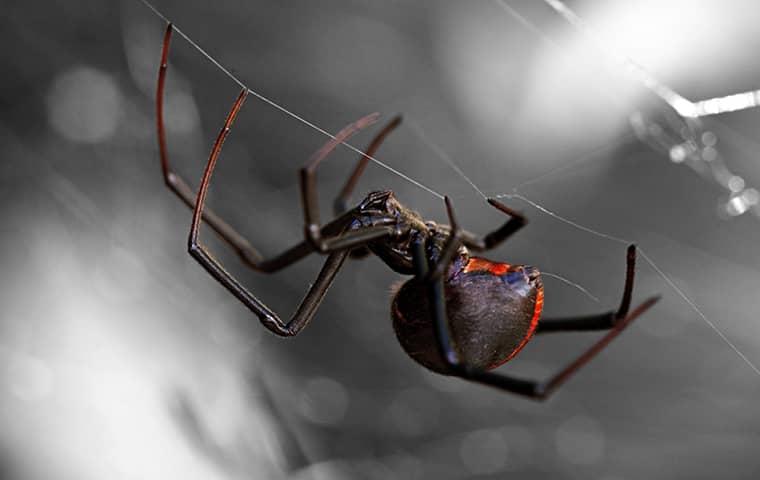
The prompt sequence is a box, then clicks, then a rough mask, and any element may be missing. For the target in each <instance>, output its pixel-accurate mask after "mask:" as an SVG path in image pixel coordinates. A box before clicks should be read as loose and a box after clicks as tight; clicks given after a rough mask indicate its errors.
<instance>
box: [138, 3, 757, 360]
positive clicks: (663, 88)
mask: <svg viewBox="0 0 760 480" xmlns="http://www.w3.org/2000/svg"><path fill="white" fill-rule="evenodd" d="M141 1H142V3H143V4H145V5H146V6H147V7H148V8H150V10H151V11H152V12H153V13H155V14H156V15H157V16H158V17H160V18H161V19H162V20H164V21H165V22H167V23H169V22H170V20H169V19H168V18H167V17H166V16H164V15H163V14H162V13H161V12H160V11H159V10H157V9H156V7H154V6H153V5H152V4H151V3H149V2H148V1H147V0H141ZM496 3H497V4H498V5H499V6H501V7H502V8H503V9H504V10H505V11H506V12H507V13H508V14H509V15H510V16H511V17H512V18H513V19H514V20H516V21H517V22H519V23H520V24H522V25H523V26H525V27H526V28H528V29H530V30H531V31H532V32H534V33H535V34H537V35H538V36H540V38H541V39H542V40H543V41H545V42H548V43H550V44H551V45H552V46H554V47H557V48H559V47H558V46H557V45H556V44H555V43H554V42H552V40H551V39H550V38H549V37H548V36H546V35H545V34H544V33H543V32H542V31H541V30H540V29H539V28H538V27H536V26H535V25H534V24H533V23H531V22H530V21H529V20H527V19H526V18H525V17H524V16H522V15H521V14H520V13H519V12H518V11H516V10H515V9H514V8H512V7H511V6H510V5H509V4H508V3H506V2H505V1H502V0H499V1H497V2H496ZM546 3H547V4H548V5H549V6H550V7H552V8H553V9H554V10H555V11H556V12H557V13H558V14H559V15H561V16H562V17H563V18H564V19H565V20H566V21H568V22H569V23H570V24H571V25H573V26H574V27H575V28H577V29H578V30H579V31H581V32H582V33H583V34H584V35H586V36H588V37H589V38H590V39H591V40H592V41H593V42H594V43H595V45H596V46H597V47H598V48H600V49H602V50H603V51H604V52H605V53H606V54H607V55H608V56H610V57H613V58H615V59H616V60H617V61H619V62H620V63H621V64H622V65H623V66H624V67H627V68H629V70H630V71H631V72H632V75H633V76H634V77H635V78H636V79H637V80H638V81H640V82H641V84H642V85H643V86H644V87H646V88H648V89H650V90H651V91H652V92H653V93H654V94H655V95H657V96H659V97H660V98H661V99H662V101H663V102H665V103H667V104H668V105H669V106H671V107H672V108H674V109H675V110H676V111H677V112H678V113H679V114H681V115H682V116H683V117H688V118H696V117H699V116H703V115H707V114H718V113H724V112H727V111H734V110H741V109H745V108H752V107H755V106H756V105H757V101H756V98H757V97H758V92H760V91H758V92H746V93H743V94H735V95H730V96H728V97H721V98H715V99H709V100H704V101H700V102H697V103H694V102H690V101H689V100H687V99H685V98H684V97H682V96H681V95H679V94H678V93H677V92H676V91H675V90H673V89H672V88H670V87H668V86H667V85H665V84H663V83H661V82H660V81H659V80H657V79H656V78H655V77H654V76H652V75H651V74H649V72H647V71H646V70H645V69H644V68H643V67H641V66H640V65H638V64H636V63H635V62H634V61H633V60H631V59H630V58H628V57H625V56H622V55H621V54H619V53H618V52H616V51H614V50H612V49H609V48H606V47H604V45H603V41H602V39H601V38H600V37H598V36H597V35H596V33H595V32H594V31H593V30H592V29H591V28H590V27H589V26H587V25H586V24H585V22H584V21H583V20H582V19H581V18H580V17H579V16H577V14H575V13H574V12H573V11H572V10H571V9H570V8H569V7H568V6H567V5H565V4H564V3H563V2H561V1H558V0H546ZM174 28H175V31H176V32H177V33H178V34H179V35H181V36H182V38H183V39H184V40H185V41H187V42H188V43H189V44H190V45H192V46H193V47H194V48H195V49H197V50H198V51H199V52H200V53H201V54H202V55H203V56H204V57H206V58H207V59H208V60H209V61H210V62H211V63H213V64H214V65H215V66H216V67H217V68H219V69H220V70H221V71H222V72H224V73H225V74H226V75H227V76H228V77H229V78H230V79H232V80H233V81H234V82H235V83H237V84H238V85H239V86H240V87H241V88H244V89H247V90H248V92H249V93H250V94H252V95H254V96H255V97H256V98H258V99H260V100H261V101H263V102H265V103H266V104H268V105H270V106H272V107H274V108H276V109H277V110H279V111H280V112H282V113H283V114H285V115H288V116H290V117H292V118H294V119H296V120H297V121H299V122H301V123H303V124H305V125H307V126H308V127H310V128H312V129H314V130H316V131H317V132H319V133H321V134H323V135H325V136H327V137H329V138H334V137H333V135H332V134H331V133H329V132H328V131H326V130H325V129H323V128H321V127H319V126H318V125H316V124H315V123H313V122H312V121H309V120H307V119H305V118H303V117H302V116H300V115H299V114H297V113H295V112H294V111H291V110H289V109H288V108H286V107H285V106H283V105H280V104H278V103H277V102H275V101H274V100H271V99H270V98H268V97H266V96H264V95H263V94H261V93H259V92H257V91H256V90H254V89H252V88H250V87H249V86H248V85H246V84H245V83H243V82H242V81H241V80H240V79H238V78H237V77H236V76H235V75H234V74H233V73H231V72H230V71H229V70H228V69H227V68H225V67H224V66H223V65H222V64H221V63H219V62H218V61H217V60H216V59H214V58H213V57H212V56H211V55H210V54H209V53H207V52H206V50H204V49H203V48H202V47H201V46H200V45H198V44H197V43H196V42H195V41H193V40H192V38H191V37H190V36H188V35H187V34H186V33H185V32H184V31H182V30H181V29H180V28H179V27H178V26H177V25H175V26H174ZM412 127H413V129H414V131H415V132H416V133H417V135H419V136H420V138H421V139H422V141H423V142H424V143H425V144H426V145H427V146H428V147H429V148H430V149H431V150H432V151H433V152H434V153H435V155H437V156H438V157H439V158H440V160H441V161H443V162H444V163H446V164H447V165H448V166H450V167H451V169H452V170H453V171H454V172H455V173H456V174H457V175H459V176H460V177H461V178H462V179H463V180H464V181H465V182H467V183H468V184H469V185H470V186H471V187H472V188H473V189H474V190H475V191H476V192H477V193H478V195H480V196H481V197H482V198H483V199H484V200H485V199H487V198H488V195H487V194H486V193H484V191H483V190H482V189H481V188H479V187H478V186H477V185H476V184H475V183H474V182H473V180H471V179H470V178H469V177H468V176H467V175H466V174H465V172H464V171H463V170H462V169H461V168H460V167H459V166H458V165H457V163H456V162H455V161H454V160H452V158H451V157H450V156H449V155H448V154H447V153H446V152H445V150H444V149H443V148H442V147H441V146H440V145H438V144H436V143H434V142H433V141H432V140H430V139H429V138H428V136H427V135H426V134H425V132H424V130H423V129H422V127H421V126H420V125H419V123H417V122H416V121H413V122H412ZM643 128H644V129H650V130H651V129H652V125H644V126H643ZM726 128H727V127H726ZM729 132H731V133H733V135H734V136H735V137H738V138H740V139H742V140H745V141H746V139H744V138H743V137H741V135H739V134H738V133H736V132H733V131H732V130H730V129H729ZM679 133H680V132H679ZM666 140H667V139H665V140H663V141H666ZM684 143H686V142H684ZM343 145H344V146H345V147H347V148H349V149H350V150H352V151H354V152H355V153H359V154H364V152H363V151H362V150H360V149H359V148H357V147H355V146H353V145H352V144H350V143H347V142H343ZM678 147H679V145H678V144H674V145H672V146H671V148H670V149H669V151H670V153H671V155H675V154H673V153H672V152H673V149H675V148H678ZM369 158H370V159H371V160H372V161H373V162H374V163H375V164H377V165H379V166H381V167H382V168H385V169H387V170H388V171H390V172H391V173H393V174H394V175H397V176H398V177H400V178H401V179H403V180H404V181H407V182H409V183H411V184H413V185H415V186H416V187H419V188H420V189H422V190H424V191H426V192H427V193H429V194H431V195H433V196H435V197H437V198H439V199H443V194H441V193H439V192H437V191H436V190H434V189H432V188H430V187H428V186H426V185H425V184H424V183H422V182H420V181H418V180H415V179H414V178H412V177H410V176H409V175H407V174H405V173H403V172H402V171H400V170H397V169H395V168H394V167H391V166H390V165H388V164H386V163H384V162H382V161H380V160H378V159H377V158H375V157H372V156H369ZM575 163H576V162H572V163H571V164H570V165H564V166H561V167H559V168H558V169H555V170H552V171H550V172H546V173H543V174H540V175H539V176H536V177H534V178H531V179H528V180H525V181H523V182H522V183H521V184H519V185H517V186H515V187H513V188H512V190H511V191H510V192H509V193H499V194H496V195H494V196H495V197H496V198H505V199H516V200H520V201H522V202H524V203H526V204H527V205H529V206H530V207H533V208H534V209H535V210H537V211H538V212H540V213H542V214H545V215H549V216H551V217H553V218H555V219H557V220H559V221H561V222H564V223H565V224H567V225H570V226H572V227H573V228H577V229H579V230H581V231H584V232H586V233H588V234H591V235H595V236H597V237H600V238H603V239H606V240H609V241H612V242H617V243H620V244H623V245H629V244H632V243H639V242H636V241H635V240H634V239H626V238H621V237H618V236H615V235H612V234H610V233H606V232H604V231H600V230H597V229H595V228H591V227H588V226H584V225H582V224H580V223H578V222H575V221H573V220H571V219H569V218H565V217H563V216H562V215H560V214H558V213H556V212H554V211H552V210H550V209H549V208H546V207H545V206H543V205H541V204H540V203H538V202H536V201H534V200H532V199H530V198H529V197H527V196H525V195H524V194H523V193H522V189H523V188H524V187H526V186H527V185H529V184H533V183H536V182H540V181H543V180H545V179H546V178H547V177H549V176H553V175H557V174H558V173H560V172H561V171H567V170H568V169H571V168H573V167H574V166H575ZM728 176H729V177H736V176H735V175H731V174H729V175H728ZM739 179H740V177H739ZM734 181H736V180H734ZM740 181H741V185H742V186H743V185H744V181H743V179H740ZM743 191H744V189H742V192H743ZM752 191H754V190H751V191H750V194H749V197H750V198H752V195H753V194H752ZM742 192H739V193H740V195H739V198H741V193H742ZM754 192H755V194H756V191H754ZM746 196H747V195H746V194H745V197H746ZM750 207H752V208H754V205H750V206H747V207H745V208H744V209H743V211H746V210H748V209H749V208H750ZM638 248H639V254H640V256H641V257H642V258H643V259H644V260H645V261H646V262H647V263H648V264H649V265H650V266H651V267H652V268H653V269H654V270H655V271H656V272H657V274H658V275H660V277H661V278H662V279H663V280H664V281H665V282H666V283H667V285H668V286H669V287H670V288H671V289H672V291H673V292H674V293H675V294H676V295H678V296H679V297H680V298H681V299H683V301H684V302H685V303H686V304H687V305H688V307H689V308H691V309H692V311H693V312H694V313H695V314H697V315H698V316H699V317H700V318H701V319H702V320H703V321H704V322H705V323H706V324H707V325H708V326H709V327H710V328H711V329H712V330H713V331H714V332H715V333H716V334H717V335H718V336H719V337H720V339H721V340H722V341H723V342H725V344H726V345H728V346H729V347H730V348H731V349H732V350H733V351H734V352H736V354H737V355H738V356H739V357H740V358H741V359H742V360H743V361H744V362H745V363H746V364H747V365H748V366H749V367H750V368H751V369H752V370H753V371H754V372H755V373H756V374H757V375H760V369H758V367H757V366H756V365H755V364H754V363H753V362H752V361H751V360H750V359H749V358H747V356H746V355H745V354H744V353H743V352H742V351H741V350H740V349H739V348H738V347H737V346H736V345H735V344H734V343H733V342H732V341H731V340H730V339H729V338H728V337H727V336H726V335H725V334H724V333H723V331H722V330H721V329H720V328H719V327H718V326H717V325H716V324H715V322H714V321H713V320H711V319H710V318H708V317H707V316H706V315H705V314H704V313H703V311H702V309H701V308H700V307H699V306H698V305H697V304H696V303H695V302H694V300H692V299H691V298H689V297H688V296H687V295H686V293H684V291H683V290H682V289H680V288H679V287H678V286H677V285H676V283H674V281H673V280H672V278H671V277H670V276H669V275H668V273H667V272H665V271H664V270H663V269H662V268H660V267H659V266H658V264H657V263H655V261H654V260H653V259H652V258H651V257H650V256H649V255H648V254H647V252H646V250H645V249H644V248H642V247H641V245H640V244H639V247H638ZM550 275H551V274H550ZM554 276H555V277H556V278H558V279H560V280H561V281H565V282H567V283H569V284H571V285H573V286H575V287H576V288H578V289H580V290H581V291H583V292H584V293H586V294H587V295H590V296H591V297H592V298H593V299H596V297H594V296H593V295H591V294H590V293H588V291H587V290H586V289H585V288H584V287H583V286H581V285H579V284H576V283H574V282H571V281H570V280H567V279H565V278H564V277H562V276H559V275H554Z"/></svg>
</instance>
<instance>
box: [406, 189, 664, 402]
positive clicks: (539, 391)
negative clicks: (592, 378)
mask: <svg viewBox="0 0 760 480" xmlns="http://www.w3.org/2000/svg"><path fill="white" fill-rule="evenodd" d="M446 208H447V211H448V215H449V222H450V223H451V225H452V232H453V234H452V237H451V240H449V242H448V243H447V244H446V246H445V247H444V248H443V252H442V254H441V255H440V257H439V258H437V259H432V258H425V251H424V248H423V246H422V243H421V242H416V243H415V244H414V245H413V255H414V263H415V266H416V269H417V277H418V278H421V279H424V280H426V281H427V282H428V295H429V299H430V305H431V307H430V308H431V310H432V312H431V314H432V317H433V321H434V327H435V331H436V336H437V338H438V346H439V348H440V351H441V356H442V357H443V358H444V359H445V360H446V362H447V363H448V365H449V367H450V368H451V370H452V371H453V372H455V373H456V375H458V376H460V377H462V378H465V379H467V380H472V381H474V382H478V383H482V384H485V385H489V386H492V387H495V388H499V389H502V390H506V391H508V392H512V393H516V394H518V395H523V396H526V397H529V398H532V399H535V400H545V399H547V398H549V396H551V395H552V393H554V392H555V391H556V390H557V389H558V388H559V387H560V386H562V385H563V384H564V383H565V382H566V381H567V380H568V379H569V378H570V377H571V376H572V375H573V374H575V373H576V372H577V371H579V370H580V369H581V368H583V367H584V366H585V365H587V364H588V362H589V361H590V360H591V359H592V358H594V357H595V356H596V355H597V354H599V352H601V351H602V350H604V348H605V347H606V346H607V345H609V344H610V342H612V340H614V339H615V338H616V337H617V336H618V335H620V334H621V333H622V332H623V330H625V328H626V327H628V325H630V324H631V323H632V322H633V321H634V320H635V319H636V318H638V317H639V316H640V315H641V314H642V313H644V312H645V311H647V310H648V309H649V308H650V307H651V306H652V305H654V304H655V303H656V302H657V300H659V298H658V297H653V298H650V299H648V300H646V301H644V302H643V303H642V304H641V305H639V306H638V307H636V308H635V309H634V310H633V311H632V312H630V313H628V308H629V305H630V301H631V294H632V290H633V280H634V273H635V268H634V267H635V258H636V256H635V253H636V251H635V247H634V246H631V247H629V249H628V256H627V269H626V286H625V290H624V292H623V300H622V302H621V305H620V308H619V309H618V313H621V312H622V317H621V318H620V319H619V320H618V321H617V322H616V323H615V324H614V327H613V329H612V330H611V331H609V332H608V333H607V334H606V335H605V336H604V337H602V338H601V339H599V340H598V341H597V342H596V343H594V344H593V345H592V346H591V347H589V348H588V349H587V350H586V351H585V352H583V354H581V355H580V356H578V358H576V359H575V360H574V361H572V362H570V363H569V364H568V365H567V366H566V367H564V368H563V369H561V370H560V371H559V372H558V373H557V374H556V375H554V376H553V377H551V378H550V379H549V380H547V381H544V382H539V381H535V380H526V379H522V378H516V377H512V376H508V375H503V374H500V373H494V372H489V371H483V370H478V369H474V368H472V367H470V366H469V365H467V364H465V363H463V362H462V361H461V360H460V358H459V355H458V353H457V352H456V350H455V349H454V346H453V344H452V341H451V334H450V332H449V324H448V319H447V315H446V296H445V289H444V282H443V275H441V272H442V271H443V269H444V268H445V266H446V265H448V262H450V261H451V256H452V255H453V253H452V252H454V251H456V248H457V246H458V245H457V244H458V243H459V240H458V235H457V232H459V229H458V228H457V227H456V219H455V218H454V211H453V208H452V206H451V202H450V201H449V199H448V198H446ZM459 235H461V233H460V234H459Z"/></svg>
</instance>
